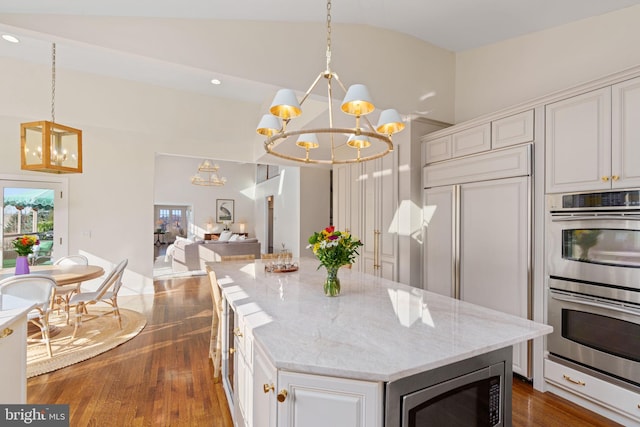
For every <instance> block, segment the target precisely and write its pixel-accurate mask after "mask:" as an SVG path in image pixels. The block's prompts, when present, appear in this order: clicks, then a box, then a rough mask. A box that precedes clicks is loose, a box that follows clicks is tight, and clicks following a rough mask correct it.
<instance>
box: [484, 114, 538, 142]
mask: <svg viewBox="0 0 640 427" xmlns="http://www.w3.org/2000/svg"><path fill="white" fill-rule="evenodd" d="M533 117H534V113H533V110H528V111H525V112H523V113H518V114H514V115H513V116H509V117H505V118H504V119H499V120H494V121H493V122H491V148H493V149H496V148H502V147H508V146H510V145H516V144H521V143H523V142H531V141H533V139H534V135H533V129H534V123H533Z"/></svg>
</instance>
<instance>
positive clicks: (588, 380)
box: [544, 359, 640, 421]
mask: <svg viewBox="0 0 640 427" xmlns="http://www.w3.org/2000/svg"><path fill="white" fill-rule="evenodd" d="M544 377H545V380H546V381H547V382H549V383H552V384H554V385H556V386H558V387H560V388H562V389H565V390H568V391H570V392H572V393H575V394H577V395H579V396H580V397H583V398H585V399H587V400H589V401H591V402H594V403H597V404H600V405H603V406H604V407H606V408H607V409H610V410H612V411H615V412H618V413H621V414H623V415H625V416H627V417H631V418H632V419H634V420H637V421H640V394H637V393H634V392H632V391H630V390H627V389H624V388H621V387H618V386H616V385H614V384H611V383H608V382H606V381H603V380H600V379H598V378H594V377H592V376H590V375H587V374H584V373H582V372H580V371H576V370H575V369H571V368H569V367H567V366H564V365H561V364H559V363H555V362H553V361H551V360H548V359H545V361H544Z"/></svg>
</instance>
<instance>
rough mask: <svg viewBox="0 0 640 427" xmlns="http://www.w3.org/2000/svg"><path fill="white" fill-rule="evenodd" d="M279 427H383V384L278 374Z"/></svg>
mask: <svg viewBox="0 0 640 427" xmlns="http://www.w3.org/2000/svg"><path fill="white" fill-rule="evenodd" d="M278 390H279V392H280V393H282V390H286V392H287V394H286V398H285V399H284V402H281V403H279V404H278V426H279V427H327V426H331V427H378V426H382V424H383V420H382V414H383V409H382V408H383V392H382V384H381V383H376V382H369V381H358V380H351V379H344V378H334V377H326V376H318V375H309V374H300V373H295V372H287V371H280V372H279V373H278Z"/></svg>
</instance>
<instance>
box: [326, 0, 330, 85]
mask: <svg viewBox="0 0 640 427" xmlns="http://www.w3.org/2000/svg"><path fill="white" fill-rule="evenodd" d="M330 64H331V0H329V1H327V73H331V67H330Z"/></svg>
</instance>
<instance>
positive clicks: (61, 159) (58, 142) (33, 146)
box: [20, 43, 82, 173]
mask: <svg viewBox="0 0 640 427" xmlns="http://www.w3.org/2000/svg"><path fill="white" fill-rule="evenodd" d="M55 99H56V44H55V43H53V44H52V48H51V121H50V122H49V121H39V122H30V123H21V124H20V168H21V169H24V170H33V171H38V172H50V173H81V172H82V131H81V130H79V129H74V128H72V127H69V126H64V125H61V124H59V123H56V108H55Z"/></svg>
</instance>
